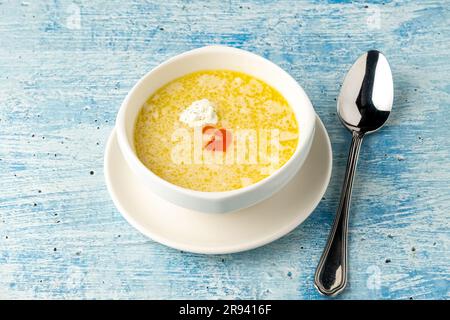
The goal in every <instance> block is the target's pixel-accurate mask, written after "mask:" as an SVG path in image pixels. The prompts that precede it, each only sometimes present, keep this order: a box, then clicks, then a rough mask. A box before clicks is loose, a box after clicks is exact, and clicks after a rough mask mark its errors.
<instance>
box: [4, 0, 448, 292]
mask: <svg viewBox="0 0 450 320" xmlns="http://www.w3.org/2000/svg"><path fill="white" fill-rule="evenodd" d="M365 6H367V8H366V7H365ZM74 8H79V10H80V13H81V16H80V21H81V28H80V29H70V28H68V24H67V19H68V17H69V16H70V15H72V14H73V10H74ZM377 12H379V14H380V16H379V17H380V20H379V25H378V26H377V25H374V24H373V23H372V24H371V22H370V21H371V20H370V17H371V16H372V17H373V15H374V14H375V15H376V14H377ZM0 15H1V17H2V19H1V21H2V23H1V25H0V61H1V62H0V79H1V81H0V139H1V141H2V143H1V144H0V159H1V160H0V177H1V181H2V183H1V185H0V298H100V299H101V298H161V299H165V298H193V299H195V298H241V299H244V298H275V299H278V298H286V299H316V298H321V297H320V296H319V295H318V294H317V293H316V291H315V290H314V288H313V284H312V280H313V275H314V269H315V266H316V263H317V261H318V259H319V257H320V254H321V252H322V249H323V246H324V244H325V240H326V237H327V234H328V232H329V229H330V226H331V223H332V219H333V216H334V212H335V209H336V204H337V201H338V197H339V189H340V182H341V181H342V176H343V171H344V167H345V161H346V153H347V148H348V146H349V134H348V133H347V132H346V131H345V129H343V127H342V126H341V125H340V124H339V122H338V120H337V119H336V111H335V104H336V102H335V98H336V96H337V94H338V92H339V85H340V83H341V81H342V78H343V76H344V74H345V72H346V71H347V69H348V68H349V66H350V65H351V64H352V63H353V61H354V60H355V59H356V57H357V56H358V55H359V54H361V53H362V52H363V51H365V50H368V49H371V48H378V49H380V50H382V51H383V52H384V53H385V54H386V55H387V57H388V58H389V61H390V62H391V64H392V70H393V74H394V80H395V106H394V113H393V115H392V117H391V118H390V119H389V122H388V124H387V126H386V127H385V128H384V129H383V130H382V131H380V132H379V133H378V134H376V135H373V136H369V137H367V139H366V141H365V144H364V145H363V150H362V154H361V159H360V163H359V168H358V176H357V178H356V185H355V190H354V201H353V206H352V219H351V223H350V229H351V234H350V250H351V252H350V285H349V288H348V290H347V291H346V292H345V293H344V294H343V295H342V296H341V298H343V299H350V298H363V299H378V298H382V299H409V298H410V297H412V298H416V299H448V298H449V297H450V294H449V281H450V265H449V258H448V256H449V255H448V251H449V245H450V235H449V232H450V231H449V215H450V190H449V181H450V161H449V159H450V147H449V143H448V128H449V127H450V118H449V117H448V115H447V114H448V107H449V104H450V86H449V84H448V74H449V73H450V65H449V63H448V61H449V60H450V54H449V52H450V50H449V49H450V48H449V41H450V26H449V25H448V21H449V20H450V13H449V9H448V5H446V4H445V2H441V1H431V0H428V1H420V2H418V1H404V2H402V1H395V2H394V1H373V2H370V3H368V4H367V3H356V4H355V3H351V2H350V1H327V2H324V1H310V2H306V1H302V2H299V1H257V0H250V1H245V2H241V3H239V2H237V1H227V2H224V1H209V2H196V1H186V2H184V1H183V2H178V1H174V0H167V1H163V2H161V1H149V2H142V1H128V2H125V3H124V2H123V1H117V2H112V1H100V0H99V1H74V2H73V3H71V2H68V1H49V2H38V1H32V2H31V1H30V2H22V3H21V2H18V1H0ZM368 21H369V22H368ZM375 22H376V21H375ZM212 43H221V44H225V45H231V46H236V47H239V48H243V49H247V50H250V51H253V52H255V53H258V54H261V55H263V56H264V57H266V58H268V59H270V60H272V61H274V62H275V63H277V64H278V65H280V66H282V67H283V68H284V69H286V70H287V71H288V72H289V73H291V74H292V75H293V76H294V77H295V78H296V79H297V80H298V81H299V82H300V83H301V84H302V86H303V87H304V88H305V90H306V91H307V92H308V94H309V96H310V97H311V100H312V102H313V104H314V106H315V108H316V110H317V113H318V114H319V115H320V117H321V118H322V119H323V121H324V123H325V125H326V127H327V129H328V131H329V134H330V137H331V140H332V146H333V151H334V164H335V167H334V172H333V176H332V180H331V184H330V187H329V189H328V191H327V193H326V195H325V197H324V199H323V201H322V202H321V203H320V205H319V206H318V208H317V209H316V211H315V212H314V214H313V215H311V217H310V218H309V219H308V220H307V221H306V222H305V223H304V224H302V225H301V226H300V227H299V228H297V229H296V230H295V231H293V232H292V233H290V234H289V235H287V236H286V237H284V238H282V239H280V240H278V241H276V242H274V243H272V244H270V245H267V246H265V247H262V248H259V249H256V250H253V251H250V252H244V253H239V254H234V255H219V256H201V255H196V254H190V253H185V252H178V251H176V250H173V249H170V248H166V247H164V246H161V245H159V244H157V243H155V242H153V241H151V240H149V239H147V238H145V237H144V236H142V235H141V234H139V233H138V232H137V231H135V230H134V229H133V228H132V227H131V226H129V225H128V224H127V223H126V222H125V221H124V219H123V218H122V217H121V216H120V214H119V213H118V212H117V210H116V209H115V207H114V206H113V204H112V202H111V200H110V198H109V195H108V193H107V191H106V188H105V185H104V181H103V168H102V163H103V150H104V147H105V142H106V139H107V137H108V135H109V133H110V132H111V130H112V128H113V125H114V120H115V114H116V112H117V110H118V108H119V105H120V103H121V101H122V99H123V98H124V96H125V95H126V93H127V92H128V90H129V89H130V88H131V87H132V86H133V84H134V83H135V82H136V81H137V79H139V78H140V77H141V76H142V75H143V74H144V73H146V72H147V71H148V70H150V69H151V68H152V67H154V66H156V65H157V64H158V63H160V62H162V61H164V60H165V59H167V58H169V57H171V56H173V55H175V54H177V53H180V52H182V51H185V50H188V49H192V48H196V47H200V46H203V45H207V44H212ZM91 170H93V171H94V172H95V173H94V175H90V171H91ZM55 248H56V251H55ZM386 261H390V262H389V263H387V262H386ZM377 274H378V275H379V280H380V286H379V287H373V286H371V283H372V280H373V279H374V278H373V277H374V275H377Z"/></svg>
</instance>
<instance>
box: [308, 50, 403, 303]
mask: <svg viewBox="0 0 450 320" xmlns="http://www.w3.org/2000/svg"><path fill="white" fill-rule="evenodd" d="M393 87H394V85H393V81H392V73H391V68H390V67H389V63H388V62H387V60H386V57H385V56H384V55H383V54H382V53H380V52H379V51H376V50H371V51H368V52H367V53H365V54H363V55H362V56H361V57H359V58H358V60H356V62H355V64H354V65H353V66H352V67H351V69H350V70H349V72H348V73H347V75H346V76H345V79H344V83H343V85H342V89H341V93H340V95H339V99H338V103H337V112H338V115H339V119H340V120H341V121H342V123H343V124H344V126H345V127H347V129H349V130H350V132H351V133H352V143H351V146H350V152H349V156H348V161H347V169H346V173H345V180H344V184H343V186H342V191H341V200H340V203H339V208H338V210H337V213H336V218H335V220H334V224H333V228H332V230H331V233H330V236H329V238H328V242H327V246H326V247H325V250H324V252H323V254H322V257H321V258H320V262H319V265H318V267H317V270H316V274H315V277H314V283H315V286H316V288H317V290H319V292H320V293H322V294H324V295H327V296H331V295H336V294H338V293H340V292H341V291H342V290H343V289H344V288H345V286H346V284H347V229H348V219H349V218H348V217H349V216H348V215H349V209H350V199H351V195H352V186H353V177H354V175H355V170H356V163H357V161H358V155H359V150H360V147H361V143H362V140H363V138H364V136H365V135H366V134H368V133H372V132H374V131H376V130H378V129H380V128H381V127H382V126H383V124H384V123H385V122H386V120H387V118H388V117H389V114H390V112H391V109H392V103H393V98H394V88H393Z"/></svg>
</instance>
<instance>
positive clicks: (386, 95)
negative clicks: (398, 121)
mask: <svg viewBox="0 0 450 320" xmlns="http://www.w3.org/2000/svg"><path fill="white" fill-rule="evenodd" d="M393 99H394V84H393V81H392V73H391V68H390V66H389V63H388V61H387V59H386V57H385V56H384V55H383V54H382V53H381V52H379V51H376V50H371V51H368V52H366V53H365V54H363V55H362V56H360V57H359V58H358V60H356V62H355V63H354V64H353V66H352V67H351V68H350V70H349V72H348V73H347V75H346V76H345V79H344V83H343V85H342V88H341V92H340V94H339V98H338V103H337V112H338V116H339V119H340V120H341V121H342V123H343V124H344V126H345V127H347V128H348V129H349V130H350V131H357V132H361V133H371V132H374V131H376V130H378V129H380V128H381V127H382V126H383V125H384V123H385V122H386V120H387V119H388V117H389V114H390V112H391V110H392V103H393Z"/></svg>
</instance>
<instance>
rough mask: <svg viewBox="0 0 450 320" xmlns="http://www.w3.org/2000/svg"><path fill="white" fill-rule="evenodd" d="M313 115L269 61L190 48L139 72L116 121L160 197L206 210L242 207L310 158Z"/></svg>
mask: <svg viewBox="0 0 450 320" xmlns="http://www.w3.org/2000/svg"><path fill="white" fill-rule="evenodd" d="M314 124H315V113H314V110H313V107H312V105H311V103H310V101H309V99H308V97H307V96H306V94H305V93H304V91H303V90H302V88H301V87H300V86H299V85H298V83H297V82H296V81H295V80H294V79H293V78H292V77H291V76H289V75H288V74H287V73H286V72H285V71H283V70H282V69H281V68H279V67H278V66H276V65H275V64H273V63H272V62H270V61H268V60H266V59H264V58H262V57H259V56H257V55H255V54H252V53H250V52H247V51H244V50H240V49H235V48H229V47H224V46H209V47H204V48H200V49H196V50H192V51H189V52H186V53H183V54H181V55H179V56H176V57H174V58H172V59H169V60H168V61H166V62H164V63H163V64H161V65H160V66H158V67H156V68H155V69H154V70H152V71H151V72H149V73H148V74H147V75H145V76H144V77H143V78H142V79H141V80H140V81H139V82H138V83H137V84H136V85H135V86H134V88H133V89H132V90H131V91H130V93H129V94H128V96H127V97H126V98H125V100H124V102H123V104H122V106H121V108H120V111H119V114H118V117H117V126H116V127H117V134H118V141H119V146H120V149H121V151H122V153H123V155H124V158H125V159H126V161H127V163H128V165H129V166H130V168H131V169H132V171H133V172H134V173H135V174H136V175H137V176H139V177H140V178H141V179H142V181H143V182H144V183H145V184H146V185H147V186H149V187H150V188H151V190H153V192H155V193H157V194H158V195H160V196H161V197H163V198H165V199H166V200H169V201H170V202H172V203H174V204H177V205H179V206H182V207H185V208H188V209H193V210H198V211H203V212H228V211H235V210H238V209H242V208H245V207H248V206H250V205H252V204H255V203H257V202H259V201H262V200H264V199H266V198H267V197H269V196H271V195H272V194H273V193H275V192H276V191H278V190H279V189H281V188H282V187H283V186H284V185H285V184H286V183H287V182H288V181H289V180H290V179H291V178H292V177H293V176H294V175H295V174H296V172H297V171H298V170H299V168H300V167H301V165H302V164H303V162H304V160H305V159H306V157H307V155H308V152H309V149H310V146H311V143H312V139H313V134H314Z"/></svg>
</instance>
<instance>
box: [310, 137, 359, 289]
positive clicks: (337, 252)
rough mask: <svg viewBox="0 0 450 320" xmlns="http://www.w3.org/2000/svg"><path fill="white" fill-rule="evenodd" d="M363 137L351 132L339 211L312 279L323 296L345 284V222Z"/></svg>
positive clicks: (346, 225)
mask: <svg viewBox="0 0 450 320" xmlns="http://www.w3.org/2000/svg"><path fill="white" fill-rule="evenodd" d="M363 137H364V134H362V133H359V132H356V131H353V136H352V144H351V146H350V151H349V155H348V160H347V169H346V172H345V180H344V184H343V186H342V191H341V200H340V203H339V208H338V210H337V212H336V218H335V220H334V224H333V228H332V230H331V232H330V235H329V237H328V241H327V246H326V247H325V250H324V251H323V254H322V257H321V258H320V262H319V265H318V266H317V270H316V274H315V277H314V283H315V286H316V288H317V290H319V292H320V293H322V294H324V295H327V296H332V295H336V294H338V293H340V292H341V291H342V290H343V289H344V288H345V286H346V284H347V230H348V218H349V211H350V210H349V209H350V200H351V196H352V186H353V177H354V176H355V171H356V164H357V162H358V156H359V150H360V148H361V143H362V140H363Z"/></svg>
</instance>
